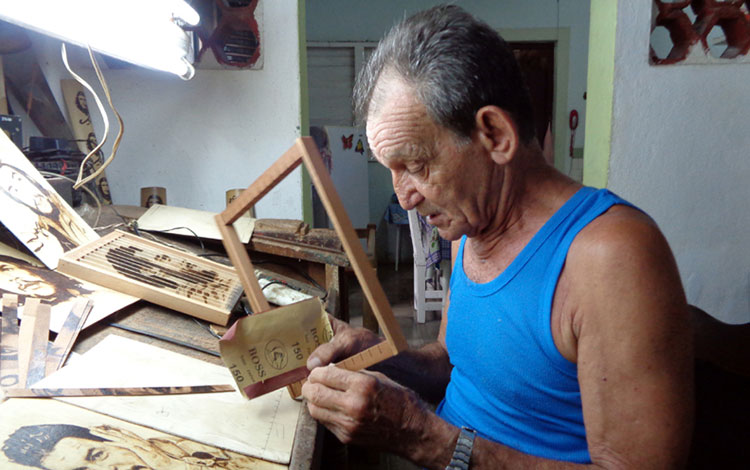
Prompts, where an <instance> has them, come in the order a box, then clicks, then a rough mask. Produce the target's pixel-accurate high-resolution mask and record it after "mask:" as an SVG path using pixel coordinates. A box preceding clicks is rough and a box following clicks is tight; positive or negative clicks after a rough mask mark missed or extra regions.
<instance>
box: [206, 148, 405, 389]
mask: <svg viewBox="0 0 750 470" xmlns="http://www.w3.org/2000/svg"><path fill="white" fill-rule="evenodd" d="M300 164H304V165H305V167H306V168H307V171H308V172H309V173H310V178H311V179H312V182H313V184H314V185H315V188H316V189H317V190H318V194H319V195H320V199H321V201H322V202H323V206H324V207H325V209H326V212H327V213H328V216H329V218H330V219H331V222H332V224H333V227H334V229H335V230H336V233H337V234H338V236H339V238H340V239H341V243H342V245H343V246H344V251H345V252H346V254H347V256H348V257H349V261H350V262H351V265H352V268H353V270H354V274H355V275H356V276H357V280H358V281H359V283H360V285H361V287H362V292H363V294H364V296H365V298H366V299H367V301H368V302H369V304H370V306H371V308H372V311H373V313H374V314H375V318H376V319H377V321H378V325H379V326H380V328H381V329H382V331H383V334H384V336H385V341H384V342H382V343H379V344H377V345H375V346H373V347H371V348H369V349H366V350H365V351H362V352H360V353H358V354H355V355H354V356H351V357H349V358H347V359H345V360H344V361H342V362H340V363H338V364H337V366H340V367H343V368H345V369H348V370H360V369H364V368H366V367H369V366H371V365H374V364H377V363H378V362H381V361H383V360H385V359H388V358H389V357H392V356H395V355H396V354H398V353H399V352H401V351H403V350H405V349H406V348H407V347H408V345H407V342H406V339H405V338H404V336H403V333H402V332H401V328H400V326H399V324H398V322H397V320H396V317H395V316H394V315H393V310H392V309H391V306H390V304H389V303H388V299H387V297H386V295H385V292H384V291H383V288H382V286H381V285H380V282H379V281H378V278H377V276H376V274H375V270H374V269H373V268H372V266H371V265H370V262H369V261H368V259H367V255H366V254H365V251H364V249H363V248H362V245H361V244H360V242H359V238H358V237H357V234H356V232H355V230H354V227H353V226H352V223H351V221H350V220H349V217H348V216H347V214H346V210H345V209H344V205H343V203H342V202H341V198H340V197H339V195H338V194H337V193H336V190H335V188H334V185H333V182H332V181H331V177H330V175H329V174H328V171H327V170H326V168H325V166H324V165H323V160H322V159H321V157H320V154H319V153H318V149H317V146H316V145H315V141H314V140H313V139H312V137H300V138H298V139H297V140H296V142H295V143H294V145H292V147H291V148H290V149H289V150H287V151H286V152H285V153H284V154H283V155H282V156H281V157H280V158H279V159H278V160H276V162H275V163H274V164H273V165H271V167H270V168H268V169H267V170H266V171H265V172H264V173H263V174H262V175H261V176H260V177H259V178H258V179H257V180H256V181H255V182H254V183H253V184H251V185H250V186H249V187H248V188H247V189H245V190H244V191H243V192H242V193H241V194H240V195H239V196H238V197H237V198H236V199H235V200H234V201H233V202H232V203H231V204H230V205H229V206H228V207H227V208H226V209H225V210H224V211H223V212H221V213H220V214H217V215H216V223H217V225H218V226H219V230H220V231H221V234H222V242H223V243H224V247H225V248H226V250H227V254H228V255H229V259H230V260H231V261H232V264H233V265H234V267H235V268H236V270H237V274H238V275H239V278H240V282H241V283H242V287H243V289H244V290H245V293H246V294H247V297H248V299H249V301H250V305H251V307H252V309H253V312H255V313H262V312H266V311H268V310H270V309H271V307H270V305H269V304H268V301H267V300H266V298H265V296H264V295H263V292H262V291H261V288H260V285H259V283H258V279H257V278H256V277H255V271H254V268H253V265H252V262H251V261H250V257H249V256H248V254H247V251H246V249H245V246H244V245H243V244H242V243H241V242H240V240H239V238H238V236H237V232H236V231H235V229H234V227H233V225H232V224H233V223H234V221H236V220H237V219H238V218H239V217H241V216H242V214H244V213H245V212H246V211H247V210H248V209H249V208H250V207H253V206H254V205H255V204H257V202H258V201H259V200H260V199H262V198H263V197H264V196H265V195H266V194H268V192H269V191H270V190H271V189H273V188H274V187H275V186H276V185H277V184H278V183H279V182H281V181H282V180H283V179H284V178H285V177H286V176H287V175H289V174H290V173H291V172H292V171H293V170H295V169H296V168H297V167H298V166H299V165H300ZM290 392H291V393H292V394H293V395H296V394H298V393H299V386H298V385H297V384H294V385H292V386H291V388H290Z"/></svg>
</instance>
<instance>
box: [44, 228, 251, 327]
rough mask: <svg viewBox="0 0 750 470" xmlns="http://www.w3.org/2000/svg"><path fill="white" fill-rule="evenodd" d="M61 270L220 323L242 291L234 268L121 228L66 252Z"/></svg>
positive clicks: (224, 320) (59, 268)
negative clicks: (123, 230) (122, 230)
mask: <svg viewBox="0 0 750 470" xmlns="http://www.w3.org/2000/svg"><path fill="white" fill-rule="evenodd" d="M58 270H59V271H60V272H62V273H64V274H68V275H70V276H73V277H76V278H79V279H83V280H85V281H89V282H93V283H96V284H99V285H102V286H104V287H109V288H110V289H115V290H117V291H119V292H123V293H126V294H129V295H133V296H136V297H139V298H141V299H144V300H148V301H149V302H153V303H155V304H157V305H161V306H163V307H167V308H171V309H174V310H177V311H179V312H183V313H186V314H188V315H191V316H194V317H196V318H200V319H203V320H206V321H209V322H212V323H217V324H220V325H226V324H227V323H228V322H229V316H230V313H231V310H232V308H233V307H234V305H235V304H236V303H237V300H238V299H239V297H240V295H241V294H242V286H241V285H240V282H239V279H238V278H237V274H236V272H235V270H234V269H233V268H231V267H229V266H224V265H223V264H219V263H216V262H214V261H210V260H206V259H204V258H201V257H198V256H196V255H193V254H190V253H185V252H183V251H179V250H176V249H174V248H170V247H168V246H166V245H162V244H161V243H156V242H153V241H150V240H146V239H144V238H140V237H137V236H135V235H132V234H130V233H126V232H121V231H119V230H116V231H114V232H112V233H110V234H108V235H106V236H104V237H102V238H101V239H99V240H97V241H95V242H92V243H89V244H87V245H84V246H81V247H79V248H76V249H74V250H72V251H70V252H68V253H66V254H65V255H64V256H63V257H62V258H61V259H60V263H59V266H58Z"/></svg>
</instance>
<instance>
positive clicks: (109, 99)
mask: <svg viewBox="0 0 750 470" xmlns="http://www.w3.org/2000/svg"><path fill="white" fill-rule="evenodd" d="M87 48H88V51H89V57H90V58H91V64H92V65H93V66H94V70H95V71H96V76H97V78H98V79H99V83H100V84H101V86H102V90H104V95H105V96H106V97H107V102H108V103H109V106H110V108H111V109H112V112H113V113H114V114H115V117H116V118H117V122H118V123H119V124H120V129H119V131H118V132H117V136H116V137H115V142H114V144H113V145H112V153H111V154H110V156H109V157H108V158H106V159H105V160H104V162H103V163H102V165H101V166H100V167H99V168H97V169H96V170H95V171H94V172H93V173H91V174H90V175H88V176H87V177H85V178H84V177H83V169H84V165H85V164H86V162H87V161H88V160H89V159H90V158H91V156H92V155H94V154H96V152H98V151H99V149H101V146H102V144H103V143H104V141H105V140H106V139H107V135H108V134H109V119H108V118H107V117H106V116H107V113H106V112H105V111H104V106H103V105H102V104H101V101H100V100H99V97H98V96H97V94H96V93H95V92H94V90H93V88H91V85H89V84H88V83H87V82H86V81H85V80H84V79H83V78H81V77H80V76H79V75H77V74H76V73H75V72H73V70H72V69H71V68H70V65H69V64H68V53H67V50H66V49H65V43H63V44H62V55H63V63H64V64H65V68H67V69H68V72H70V73H71V75H73V78H75V79H76V81H77V82H79V83H80V84H81V85H83V86H85V87H86V88H87V89H88V90H89V91H90V92H91V93H92V94H93V95H94V99H95V100H96V103H97V105H98V106H99V111H100V112H101V113H102V118H103V119H104V138H103V139H102V141H101V142H100V143H99V144H98V145H97V146H96V147H95V148H94V149H93V150H92V151H91V152H89V154H88V155H86V157H85V158H84V159H83V161H82V162H81V167H80V168H79V169H78V178H77V179H76V183H75V184H74V185H73V188H74V189H78V188H79V187H81V186H82V185H84V184H86V183H88V182H89V181H91V180H93V179H95V178H96V177H98V176H99V175H101V174H102V173H103V172H104V170H105V169H106V168H107V167H108V166H109V164H110V163H112V160H114V159H115V155H117V149H118V148H119V147H120V141H121V140H122V134H123V132H124V130H125V124H124V123H123V121H122V117H121V116H120V113H118V112H117V108H115V105H114V103H113V102H112V95H111V94H110V92H109V87H108V86H107V81H106V80H105V79H104V75H103V74H102V71H101V69H100V68H99V63H98V62H97V60H96V57H94V51H93V49H91V46H90V45H87Z"/></svg>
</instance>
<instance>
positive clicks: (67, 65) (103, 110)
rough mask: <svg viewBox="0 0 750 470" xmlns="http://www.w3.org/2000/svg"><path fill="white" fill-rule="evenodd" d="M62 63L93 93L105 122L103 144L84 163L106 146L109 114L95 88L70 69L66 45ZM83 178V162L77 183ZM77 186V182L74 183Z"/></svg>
mask: <svg viewBox="0 0 750 470" xmlns="http://www.w3.org/2000/svg"><path fill="white" fill-rule="evenodd" d="M61 52H62V61H63V64H65V68H66V69H68V72H70V74H71V75H73V78H75V79H76V81H77V82H78V83H80V84H81V85H83V86H84V87H86V89H87V90H88V91H90V92H91V94H92V95H94V101H96V106H97V107H98V108H99V113H100V114H101V115H102V119H103V120H104V137H102V140H101V142H99V144H98V145H97V146H96V147H94V148H93V149H92V150H91V151H90V152H89V153H88V155H86V157H84V159H83V161H84V162H85V161H86V160H87V159H88V158H89V157H90V156H91V155H94V154H95V153H96V152H98V151H99V150H100V149H101V148H102V145H104V142H105V141H106V140H107V136H108V135H109V117H107V112H106V110H105V109H104V105H103V104H102V101H101V100H100V99H99V95H97V94H96V92H95V91H94V89H93V88H91V85H89V83H88V82H87V81H86V80H84V79H83V77H81V76H80V75H78V74H77V73H75V72H74V71H73V69H71V68H70V64H68V50H67V49H66V48H65V43H62V49H61ZM82 176H83V162H82V163H81V167H80V168H79V169H78V178H77V180H76V181H80V180H81V177H82ZM74 184H75V182H74Z"/></svg>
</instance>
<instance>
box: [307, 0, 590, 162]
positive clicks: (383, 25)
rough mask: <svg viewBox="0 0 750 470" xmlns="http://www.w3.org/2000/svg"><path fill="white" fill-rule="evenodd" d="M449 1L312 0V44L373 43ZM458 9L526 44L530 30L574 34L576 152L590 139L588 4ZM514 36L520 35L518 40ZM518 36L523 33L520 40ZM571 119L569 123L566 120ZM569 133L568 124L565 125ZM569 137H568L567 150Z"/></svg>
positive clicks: (557, 1) (469, 1)
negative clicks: (587, 110)
mask: <svg viewBox="0 0 750 470" xmlns="http://www.w3.org/2000/svg"><path fill="white" fill-rule="evenodd" d="M441 3H446V2H445V1H438V0H383V1H379V2H372V1H367V0H326V1H322V0H308V1H307V39H308V41H374V42H377V41H378V40H379V39H380V38H381V37H382V36H383V35H384V34H385V33H386V32H387V30H388V29H389V28H390V27H391V26H392V25H393V24H394V23H396V22H397V21H399V20H400V19H402V18H403V17H404V16H408V15H410V14H413V13H415V12H417V11H419V10H422V9H425V8H429V7H431V6H435V5H438V4H441ZM450 3H454V4H456V5H459V6H461V7H463V8H465V9H466V10H467V11H469V12H470V13H472V14H473V15H475V16H477V17H479V18H481V19H482V20H484V21H486V22H487V23H488V24H489V25H491V26H493V27H495V28H497V29H498V30H500V32H501V33H502V34H506V35H507V36H508V39H513V40H515V38H527V37H529V34H533V33H532V32H530V31H528V30H529V29H544V30H546V29H555V28H557V27H558V26H559V27H561V28H569V31H570V49H569V57H568V60H569V61H568V64H566V65H567V67H568V76H567V77H566V78H567V80H565V81H566V82H567V89H566V90H565V91H564V92H565V93H566V94H567V97H568V98H567V105H565V109H566V112H565V116H567V112H568V111H570V110H571V109H577V110H578V112H579V117H580V125H579V126H578V129H577V131H576V147H582V146H583V137H584V134H585V129H584V127H585V126H584V122H585V117H586V116H585V107H586V106H585V105H586V103H585V101H584V99H583V94H584V92H585V91H586V64H587V51H588V36H589V35H588V32H589V2H588V1H585V0H534V1H533V2H529V1H527V0H501V1H497V0H456V1H453V2H450ZM513 30H516V31H517V32H516V33H515V34H513V33H514V31H513ZM518 32H522V34H521V35H519V34H518ZM566 119H567V117H566ZM565 125H566V127H565V128H566V129H567V122H566V123H565ZM569 138H570V137H569V134H568V135H566V136H565V137H564V138H563V140H565V148H567V146H568V143H569V141H568V139H569Z"/></svg>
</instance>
